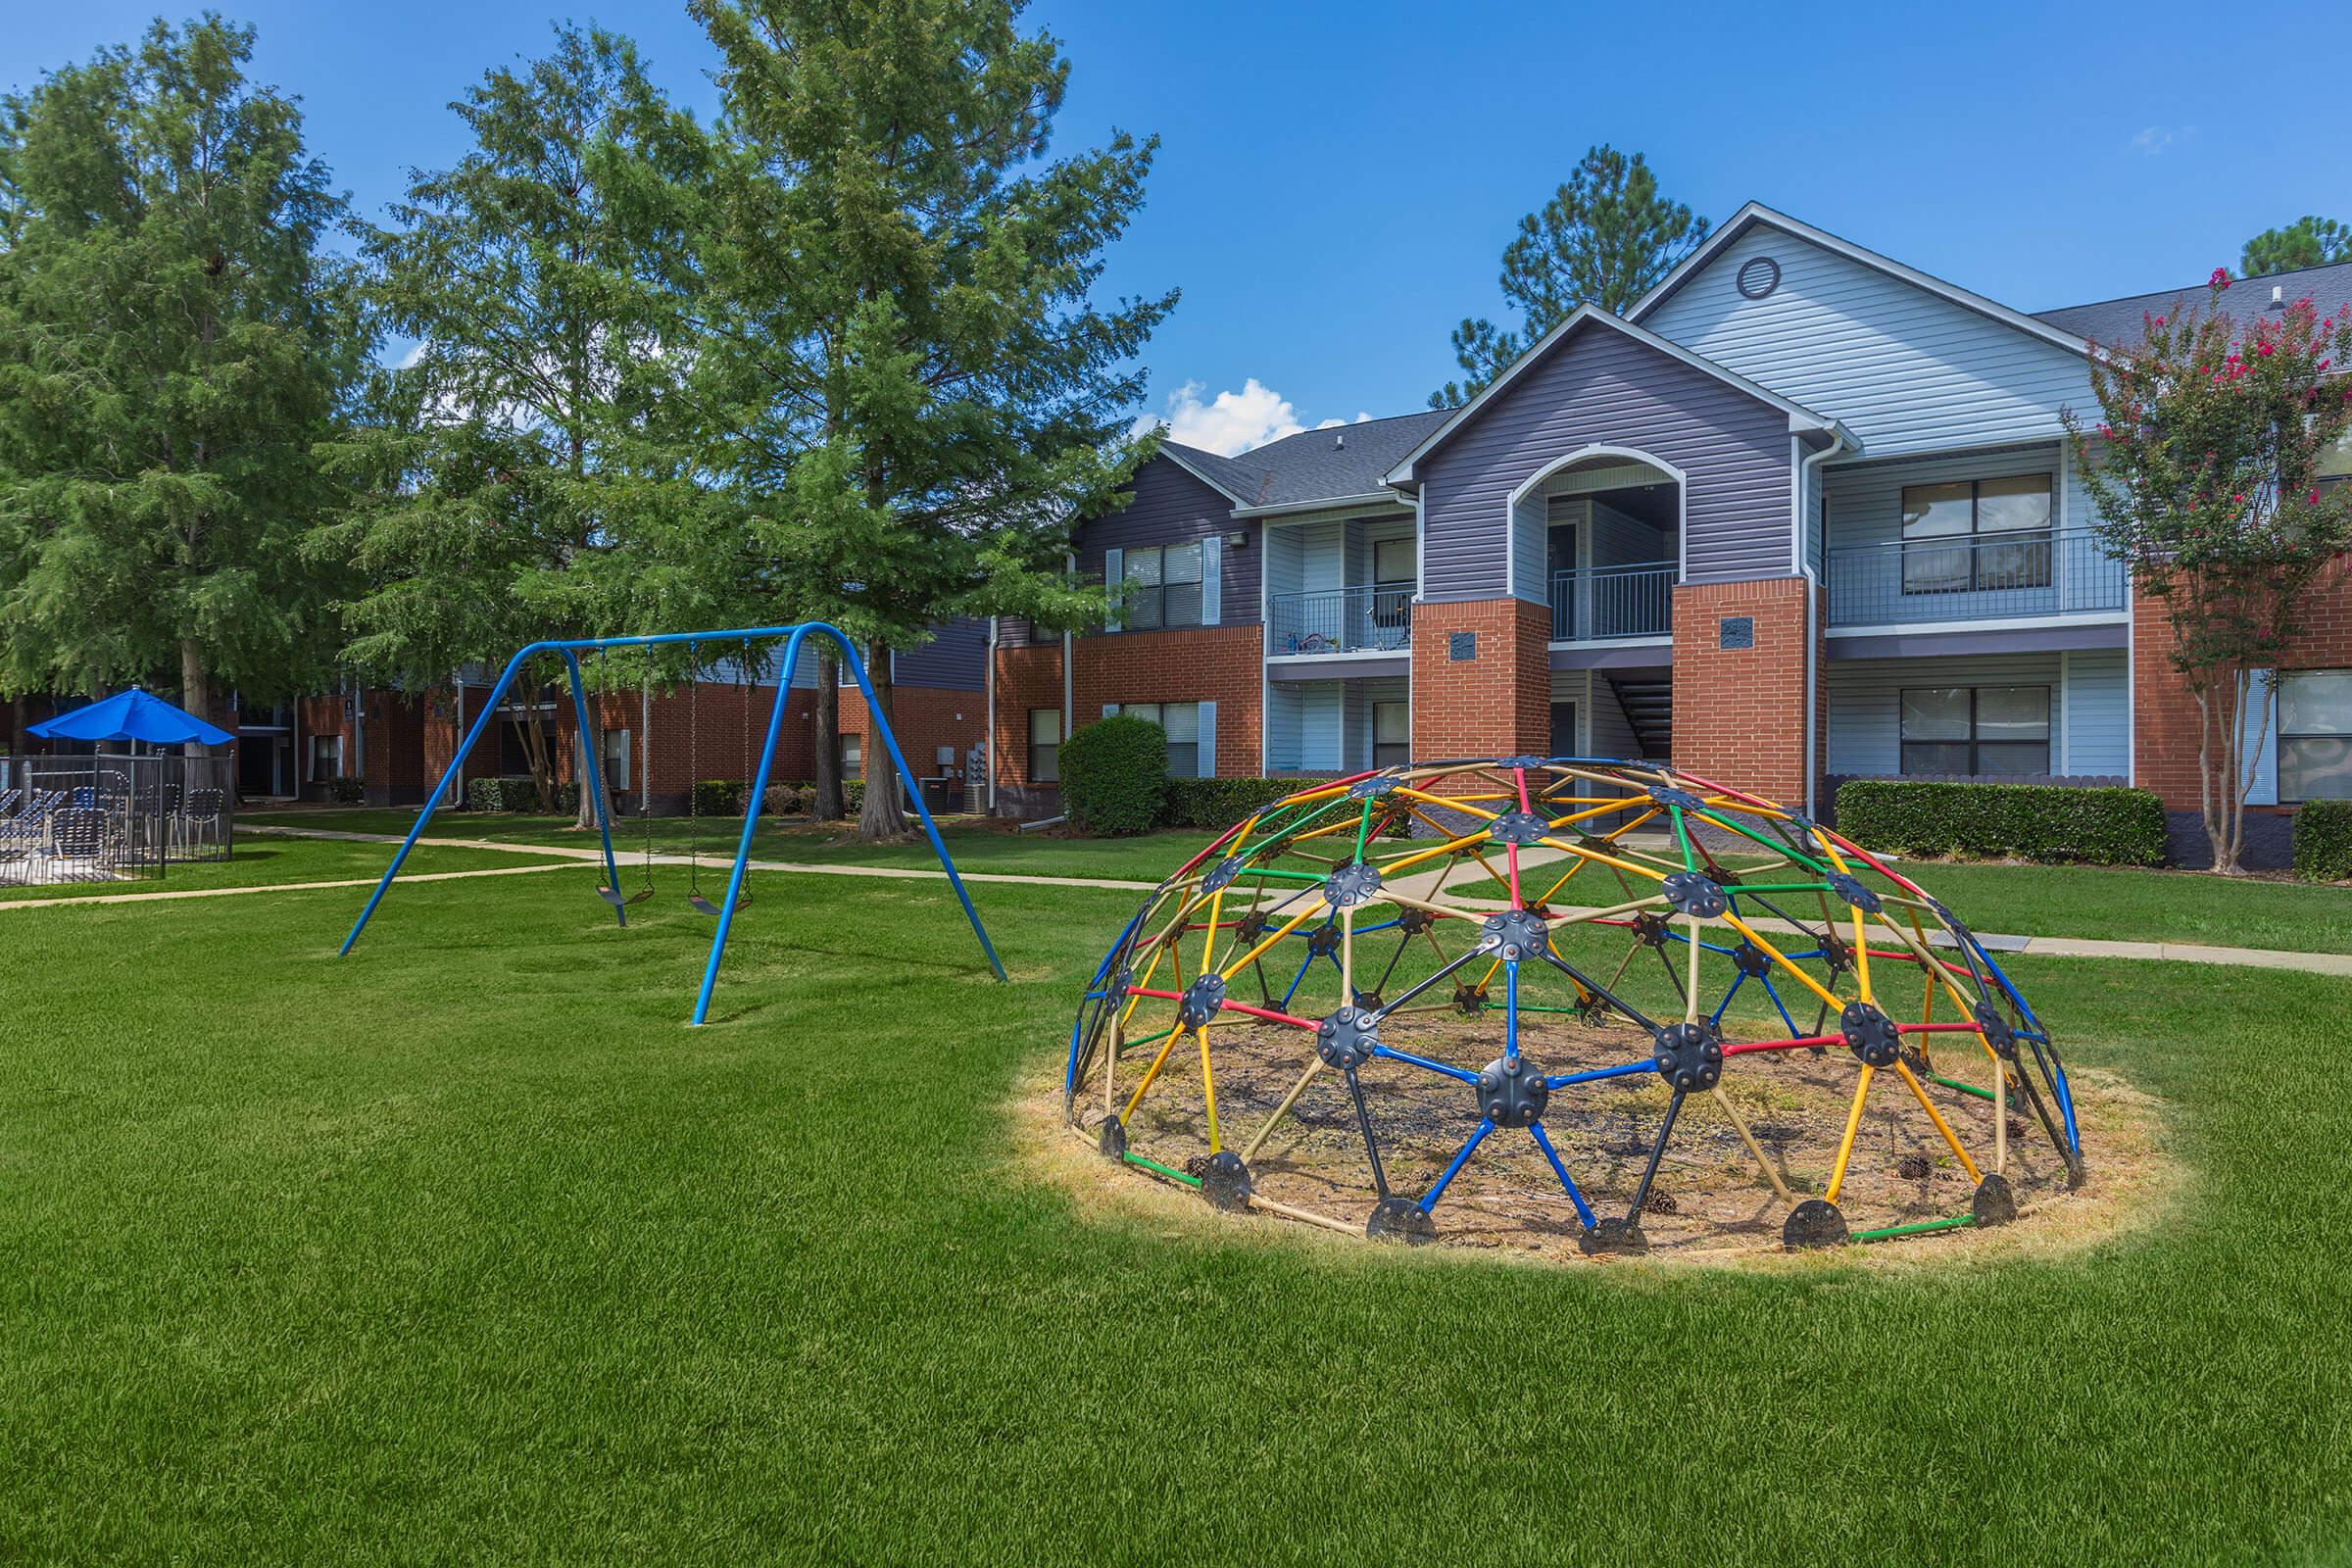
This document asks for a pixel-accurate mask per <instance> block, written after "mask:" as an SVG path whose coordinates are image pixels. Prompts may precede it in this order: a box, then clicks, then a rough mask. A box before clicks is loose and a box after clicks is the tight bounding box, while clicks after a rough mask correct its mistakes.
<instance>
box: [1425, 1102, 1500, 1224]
mask: <svg viewBox="0 0 2352 1568" xmlns="http://www.w3.org/2000/svg"><path fill="white" fill-rule="evenodd" d="M1494 1130H1495V1123H1494V1121H1493V1120H1492V1119H1491V1118H1484V1117H1482V1118H1481V1119H1480V1121H1479V1124H1478V1130H1477V1131H1476V1132H1473V1133H1472V1134H1471V1135H1470V1141H1469V1142H1468V1143H1466V1144H1464V1145H1463V1146H1462V1149H1461V1152H1460V1153H1458V1154H1456V1155H1454V1156H1453V1163H1452V1164H1450V1165H1448V1166H1446V1174H1445V1175H1443V1176H1441V1177H1439V1178H1438V1184H1437V1185H1436V1186H1435V1187H1432V1188H1431V1189H1430V1190H1429V1191H1428V1192H1426V1193H1423V1194H1422V1195H1421V1201H1420V1202H1418V1203H1416V1204H1414V1205H1413V1206H1414V1207H1415V1208H1418V1209H1419V1210H1421V1212H1422V1213H1424V1214H1426V1213H1428V1212H1429V1211H1430V1210H1431V1209H1433V1208H1435V1207H1437V1206H1438V1199H1439V1198H1440V1197H1441V1196H1442V1195H1443V1194H1444V1193H1445V1191H1446V1183H1448V1182H1450V1181H1452V1180H1453V1178H1454V1176H1455V1174H1456V1173H1457V1172H1459V1171H1460V1170H1461V1168H1462V1166H1463V1165H1465V1164H1466V1163H1468V1162H1469V1159H1470V1152H1471V1151H1472V1150H1474V1149H1476V1148H1477V1147H1478V1146H1479V1145H1481V1144H1483V1143H1485V1142H1486V1141H1487V1134H1489V1133H1491V1132H1493V1131H1494Z"/></svg>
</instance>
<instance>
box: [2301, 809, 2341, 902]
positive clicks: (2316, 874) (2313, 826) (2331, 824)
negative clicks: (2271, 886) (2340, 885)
mask: <svg viewBox="0 0 2352 1568" xmlns="http://www.w3.org/2000/svg"><path fill="white" fill-rule="evenodd" d="M2295 875H2297V876H2299V877H2302V878H2304V879H2305V880H2306V881H2311V882H2341V881H2344V880H2346V879H2347V878H2352V801H2307V802H2305V803H2304V804H2303V805H2302V806H2300V807H2298V808H2297V809H2296V810H2295Z"/></svg>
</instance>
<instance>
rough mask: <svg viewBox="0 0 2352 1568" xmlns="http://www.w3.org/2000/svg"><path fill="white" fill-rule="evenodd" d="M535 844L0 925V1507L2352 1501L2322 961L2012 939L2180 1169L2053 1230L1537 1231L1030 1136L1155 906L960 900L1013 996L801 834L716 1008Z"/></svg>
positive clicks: (2057, 1014) (396, 1537) (79, 1512)
mask: <svg viewBox="0 0 2352 1568" xmlns="http://www.w3.org/2000/svg"><path fill="white" fill-rule="evenodd" d="M289 853H295V852H292V851H291V850H290V851H289ZM301 853H309V852H308V850H307V849H306V850H305V851H303V852H301ZM377 853H381V852H380V851H379V852H377ZM563 882H564V878H563V877H562V875H561V874H560V873H551V874H549V875H546V876H526V877H512V878H491V879H482V880H476V881H469V882H448V883H436V884H426V885H420V886H417V887H414V888H408V889H404V890H402V891H401V892H400V894H399V895H397V897H396V899H395V900H394V902H393V903H391V904H389V905H387V906H386V909H385V913H384V915H383V916H382V917H381V918H380V921H379V923H377V924H376V925H373V926H371V927H370V929H369V932H368V938H367V941H366V942H365V944H364V945H363V946H362V947H361V948H360V950H359V951H358V952H357V953H356V954H355V955H354V956H352V957H351V958H348V959H341V960H338V959H336V958H335V957H334V956H332V953H333V944H334V941H335V939H336V937H337V936H338V935H339V934H340V932H341V931H342V930H343V929H344V928H345V927H346V926H347V925H348V924H349V922H350V919H351V917H352V915H353V914H354V913H355V912H356V911H357V909H358V907H359V904H360V901H361V897H362V894H361V893H360V892H359V891H358V890H341V891H333V892H315V893H288V894H282V895H274V896H266V897H263V896H257V897H254V898H250V899H237V900H223V901H217V902H216V901H197V902H193V903H185V904H166V905H147V906H108V907H84V908H77V909H61V910H20V911H15V912H9V913H0V921H7V922H13V923H10V924H6V925H4V926H0V930H4V931H5V933H6V938H7V940H6V941H5V943H0V982H4V983H5V987H6V994H7V995H8V996H9V998H10V999H11V1000H12V1002H13V1004H14V1005H13V1006H12V1008H11V1009H10V1012H9V1015H8V1018H7V1021H6V1023H5V1024H0V1200H4V1201H0V1255H5V1256H6V1258H7V1259H8V1264H7V1267H6V1268H5V1269H0V1557H8V1558H18V1557H22V1558H25V1559H27V1560H35V1561H47V1560H74V1559H78V1560H89V1561H107V1562H125V1561H200V1562H216V1561H235V1562H281V1561H282V1562H313V1561H319V1560H324V1559H336V1560H351V1561H366V1562H370V1563H376V1562H417V1563H427V1562H431V1563H440V1562H449V1561H453V1560H477V1559H483V1558H499V1559H519V1558H529V1559H535V1560H551V1561H552V1560H594V1561H631V1562H641V1561H642V1562H671V1561H677V1562H716V1563H744V1562H769V1561H778V1562H802V1561H857V1562H876V1563H905V1562H939V1563H956V1564H971V1563H1031V1562H1044V1561H1055V1562H1059V1561H1067V1562H1087V1563H1097V1562H1122V1561H1152V1560H1165V1561H1211V1562H1213V1561H1233V1562H1248V1563H1286V1562H1299V1563H1324V1562H1331V1561H1336V1560H1355V1561H1362V1562H1388V1561H1405V1560H1426V1561H1442V1562H1456V1561H1460V1562H1473V1561H1476V1562H1485V1561H1495V1562H1510V1563H1515V1564H1527V1563H1534V1562H1594V1563H1616V1562H1635V1561H1646V1562H1656V1563H1681V1562H1694V1561H1724V1562H1788V1563H1818V1562H1824V1561H1831V1560H1836V1561H1840V1562H1849V1563H1876V1562H1887V1561H1918V1562H1937V1561H1962V1560H1970V1561H1977V1560H1987V1561H1989V1560H1999V1561H2026V1560H2057V1561H2065V1562H2069V1563H2109V1562H2113V1563H2134V1564H2139V1563H2149V1562H2185V1561H2224V1560H2230V1561H2274V1562H2310V1561H2319V1560H2327V1561H2339V1560H2343V1554H2344V1553H2345V1551H2346V1550H2347V1546H2348V1544H2352V1524H2348V1523H2347V1521H2348V1520H2352V1443H2347V1441H2346V1437H2347V1434H2348V1433H2352V1313H2347V1312H2346V1311H2345V1310H2344V1309H2343V1300H2344V1291H2343V1284H2342V1281H2343V1267H2344V1265H2343V1259H2344V1257H2345V1255H2346V1251H2347V1249H2348V1248H2352V1201H2347V1199H2346V1197H2345V1188H2344V1183H2343V1181H2342V1179H2341V1171H2342V1152H2343V1150H2344V1149H2345V1148H2347V1147H2352V1070H2348V1069H2347V1066H2346V1063H2345V1057H2344V1054H2343V1053H2342V1051H2341V1049H2340V1038H2341V1032H2342V1020H2343V1018H2344V1017H2345V1016H2346V1013H2347V1010H2348V1009H2352V982H2347V981H2342V980H2335V979H2329V978H2325V977H2319V976H2310V975H2302V974H2293V973H2278V972H2257V971H2241V970H2226V969H2223V970H2217V969H2212V968H2201V967H2193V966H2187V965H2169V964H2155V963H2131V964H2122V963H2116V964H2097V963H2087V962H2082V961H2073V960H2062V959H2041V960H2034V959H2020V960H2018V961H2017V962H2016V964H2015V965H2014V967H2013V968H2012V973H2013V975H2014V976H2015V977H2016V978H2017V979H2018V980H2019V981H2020V982H2021V983H2022V984H2023V985H2025V986H2026V987H2028V988H2029V990H2030V992H2031V993H2032V994H2033V996H2034V1000H2035V1002H2036V1004H2037V1005H2038V1006H2039V1008H2040V1009H2041V1011H2042V1012H2043V1013H2044V1015H2045V1016H2047V1017H2049V1018H2050V1019H2052V1020H2053V1021H2054V1023H2055V1026H2056V1027H2057V1028H2058V1030H2059V1031H2060V1032H2061V1038H2062V1039H2063V1040H2064V1041H2066V1042H2067V1044H2068V1046H2069V1048H2070V1051H2071V1055H2072V1059H2073V1060H2075V1061H2077V1062H2082V1063H2090V1064H2096V1065H2105V1066H2110V1067H2118V1068H2122V1069H2124V1070H2126V1071H2128V1072H2129V1073H2130V1074H2131V1077H2132V1078H2133V1079H2134V1080H2135V1081H2137V1082H2138V1083H2140V1084H2141V1085H2143V1086H2145V1087H2146V1088H2148V1089H2150V1090H2152V1091H2154V1092H2155V1093H2157V1094H2159V1095H2161V1096H2163V1097H2165V1099H2167V1100H2168V1101H2169V1102H2171V1103H2172V1104H2173V1105H2175V1106H2176V1107H2178V1118H2177V1123H2178V1124H2177V1130H2176V1140H2177V1148H2178V1150H2179V1151H2180V1154H2181V1156H2182V1157H2183V1158H2185V1159H2187V1160H2188V1161H2190V1162H2191V1164H2192V1165H2193V1167H2194V1169H2195V1172H2196V1175H2195V1178H2194V1181H2193V1184H2192V1186H2191V1189H2190V1192H2189V1195H2188V1197H2187V1198H2186V1199H2185V1200H2184V1201H2183V1202H2182V1203H2181V1205H2180V1208H2179V1209H2178V1211H2177V1212H2176V1213H2175V1214H2174V1215H2173V1216H2172V1218H2171V1220H2170V1222H2169V1223H2167V1224H2166V1225H2164V1226H2163V1227H2162V1228H2160V1229H2157V1230H2154V1231H2151V1232H2147V1233H2143V1234H2141V1235H2139V1236H2137V1237H2134V1238H2132V1239H2130V1240H2126V1241H2121V1242H2117V1243H2113V1244H2109V1245H2107V1246H2104V1247H2102V1248H2099V1249H2097V1250H2093V1251H2091V1252H2089V1253H2087V1254H2085V1255H2080V1256H2077V1257H2074V1258H2071V1259H2069V1260H2065V1261H2058V1262H2050V1261H2042V1262H2031V1261H2012V1262H2004V1263H1998V1264H1989V1265H1983V1266H1979V1267H1975V1268H1972V1269H1969V1270H1966V1271H1943V1270H1935V1269H1928V1270H1920V1271H1910V1272H1906V1271H1875V1270H1870V1271H1866V1270H1863V1269H1859V1268H1854V1267H1849V1266H1842V1265H1839V1264H1838V1263H1836V1262H1830V1263H1827V1264H1825V1266H1823V1267H1820V1268H1818V1269H1806V1270H1802V1271H1799V1272H1796V1273H1793V1274H1791V1273H1787V1272H1776V1273H1772V1274H1758V1273H1742V1272H1737V1271H1728V1270H1727V1271H1667V1270H1659V1269H1653V1268H1647V1267H1642V1266H1635V1267H1621V1266H1610V1267H1606V1268H1597V1269H1583V1268H1580V1269H1563V1270H1535V1269H1529V1268H1524V1267H1513V1266H1508V1265H1502V1264H1489V1263H1484V1262H1481V1261H1477V1260H1469V1259H1463V1258H1460V1257H1444V1258H1431V1257H1428V1256H1426V1255H1418V1254H1416V1255H1401V1254H1397V1253H1390V1252H1381V1253H1372V1252H1369V1251H1363V1250H1351V1249H1346V1248H1322V1247H1292V1246H1284V1245H1271V1244H1269V1242H1268V1241H1267V1227H1268V1226H1269V1225H1270V1224H1271V1223H1272V1222H1267V1221H1260V1220H1247V1221H1237V1222H1235V1223H1234V1224H1233V1225H1232V1226H1231V1227H1230V1228H1224V1229H1212V1230H1211V1232H1210V1233H1209V1236H1208V1238H1207V1239H1203V1238H1201V1237H1198V1236H1191V1235H1185V1236H1172V1235H1167V1234H1162V1232H1161V1229H1160V1228H1159V1227H1156V1226H1153V1225H1152V1224H1149V1223H1146V1222H1143V1221H1140V1220H1134V1219H1128V1220H1106V1219H1103V1218H1101V1217H1097V1216H1089V1215H1087V1214H1085V1213H1082V1212H1079V1211H1077V1210H1076V1209H1075V1207H1074V1203H1073V1201H1072V1200H1070V1199H1069V1198H1067V1197H1066V1196H1064V1195H1063V1193H1062V1192H1061V1191H1060V1190H1059V1189H1057V1188H1055V1187H1053V1186H1051V1185H1049V1184H1046V1183H1043V1182H1040V1181H1038V1180H1036V1179H1034V1178H1032V1177H1031V1176H1030V1175H1029V1174H1028V1173H1027V1172H1026V1170H1025V1169H1024V1167H1023V1166H1022V1164H1021V1163H1020V1161H1019V1160H1018V1159H1017V1158H1016V1157H1015V1156H1014V1154H1013V1152H1011V1149H1010V1143H1009V1140H1008V1137H1007V1134H1006V1130H1005V1101H1006V1099H1007V1098H1008V1097H1009V1096H1012V1095H1014V1094H1016V1093H1017V1092H1019V1091H1020V1090H1021V1089H1022V1088H1023V1086H1025V1085H1028V1084H1031V1083H1034V1082H1036V1081H1037V1080H1038V1079H1039V1077H1040V1075H1044V1074H1051V1073H1053V1072H1054V1071H1055V1070H1056V1068H1057V1064H1058V1061H1059V1058H1060V1055H1061V1053H1062V1051H1063V1050H1064V1048H1065V1045H1066V1041H1067V1038H1068V1019H1069V1014H1070V1010H1071V1007H1072V1005H1073V1002H1074V999H1075V997H1076V995H1077V992H1078V990H1079V987H1080V985H1081V982H1082V981H1083V980H1084V978H1085V975H1086V974H1087V973H1088V972H1090V971H1091V968H1092V963H1093V960H1094V958H1095V957H1096V956H1097V955H1098V954H1099V952H1100V950H1101V949H1102V948H1103V946H1105V945H1106V944H1107V943H1108V941H1109V940H1110V938H1111V936H1112V934H1113V933H1114V931H1115V930H1116V928H1117V926H1118V925H1119V923H1120V922H1121V921H1122V920H1123V919H1124V918H1125V916H1126V915H1127V913H1128V912H1129V910H1130V909H1131V907H1132V906H1133V904H1134V898H1133V896H1131V895H1127V894H1122V893H1116V892H1107V891H1090V890H1086V889H1071V888H1052V887H1044V886H1039V887H1016V886H1009V885H992V886H988V887H986V888H985V889H983V890H981V892H980V893H979V898H980V902H981V906H982V908H983V910H984V912H985V913H986V914H987V916H988V918H989V920H990V923H991V929H992V931H993V933H994V934H995V936H996V938H997V941H998V944H999V946H1000V948H1001V949H1002V951H1003V953H1004V955H1005V962H1006V965H1007V967H1008V968H1009V969H1010V970H1011V972H1012V975H1013V983H1012V984H1011V985H1009V986H1002V987H1001V986H998V985H995V984H993V983H992V982H991V981H990V980H989V979H988V977H987V971H986V969H985V967H984V966H983V965H982V963H981V962H980V960H979V957H978V955H977V953H976V952H975V951H974V950H973V949H972V947H971V944H970V941H969V935H968V933H967V932H965V931H964V930H963V929H962V927H961V923H960V920H959V918H958V914H957V911H956V907H955V904H954V902H953V898H952V896H951V895H950V894H949V893H948V891H947V890H946V889H945V888H944V887H941V886H939V885H937V884H925V883H900V884H883V883H869V882H861V881H844V880H841V879H835V878H820V877H806V878H788V877H786V876H782V875H779V876H777V877H775V878H772V879H771V880H770V881H769V883H768V885H767V888H766V891H765V895H764V896H763V898H762V900H761V902H760V904H758V905H757V906H755V907H753V908H752V909H751V910H750V911H748V912H747V914H746V916H745V917H744V919H743V920H742V921H741V922H740V923H739V925H738V927H737V931H738V935H737V939H736V949H735V953H734V955H733V958H732V961H731V963H730V966H729V969H728V973H727V979H726V983H725V984H724V985H723V986H722V987H721V989H720V992H719V998H718V1006H717V1009H716V1012H715V1014H714V1022H713V1024H712V1025H711V1027H708V1028H706V1029H703V1030H699V1031H696V1030H689V1029H687V1028H685V1027H684V1026H683V1025H682V1022H681V1020H682V1019H683V1017H684V1015H685V1013H686V1010H687V1007H688V1005H689V1002H690V1000H691V995H692V987H693V984H694V981H695V978H696V976H697V974H698V972H699V969H700V960H701V956H702V954H703V951H704V945H705V943H706V942H707V939H708V930H709V927H708V924H707V923H706V922H704V921H702V920H700V919H697V918H696V917H694V916H693V915H692V914H691V913H689V912H688V911H686V910H685V909H684V908H683V907H682V906H680V905H678V904H677V903H676V902H675V901H672V900H658V901H656V902H654V903H652V904H648V905H645V906H642V907H640V909H639V911H637V912H636V913H635V916H634V918H633V921H632V925H631V928H630V929H629V930H627V931H626V932H622V931H618V930H615V929H614V928H613V924H612V922H611V920H610V917H609V915H608V914H607V912H606V911H605V909H604V908H603V907H602V906H601V905H597V904H596V903H595V902H594V901H593V900H592V899H589V898H587V897H586V896H585V895H582V894H579V893H578V892H577V890H576V889H573V888H570V887H567V886H562V885H560V884H562V883H563ZM2309 941H2310V936H2309V934H2308V933H2307V934H2306V935H2305V936H2304V937H2303V938H2301V939H2299V945H2308V943H2309ZM99 1018H103V1019H104V1020H105V1021H104V1024H103V1026H101V1025H99V1024H98V1023H97V1022H96V1021H95V1020H97V1019H99ZM2085 1137H2086V1141H2087V1143H2088V1146H2089V1150H2090V1157H2091V1160H2092V1162H2093V1166H2094V1170H2095V1166H2096V1161H2097V1159H2098V1130H2097V1128H2096V1127H2095V1126H2093V1127H2090V1128H2087V1129H2085Z"/></svg>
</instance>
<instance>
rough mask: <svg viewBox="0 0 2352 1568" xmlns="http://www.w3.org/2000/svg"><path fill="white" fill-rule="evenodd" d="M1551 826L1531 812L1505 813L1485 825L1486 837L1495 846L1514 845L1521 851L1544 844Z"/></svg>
mask: <svg viewBox="0 0 2352 1568" xmlns="http://www.w3.org/2000/svg"><path fill="white" fill-rule="evenodd" d="M1550 831H1551V824H1550V823H1549V822H1546V821H1544V818H1542V817H1540V816H1538V815H1537V814H1536V813H1535V812H1533V811H1505V812H1503V813H1502V814H1501V815H1500V816H1498V817H1496V818H1495V820H1494V821H1492V822H1489V823H1488V824H1487V837H1488V838H1489V839H1491V840H1493V841H1494V842H1495V843H1496V844H1516V845H1518V846H1520V847H1521V848H1522V849H1525V848H1526V847H1528V846H1529V845H1533V844H1541V843H1543V842H1544V834H1546V833H1549V832H1550Z"/></svg>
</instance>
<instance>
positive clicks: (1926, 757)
mask: <svg viewBox="0 0 2352 1568" xmlns="http://www.w3.org/2000/svg"><path fill="white" fill-rule="evenodd" d="M1901 724H1902V770H1903V771H1904V772H1905V773H1963V774H1986V773H1989V774H2002V773H2047V772H2048V771H2049V770H2050V689H2049V688H2048V687H2047V686H1907V687H1905V688H1903V693H1902V720H1901Z"/></svg>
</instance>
